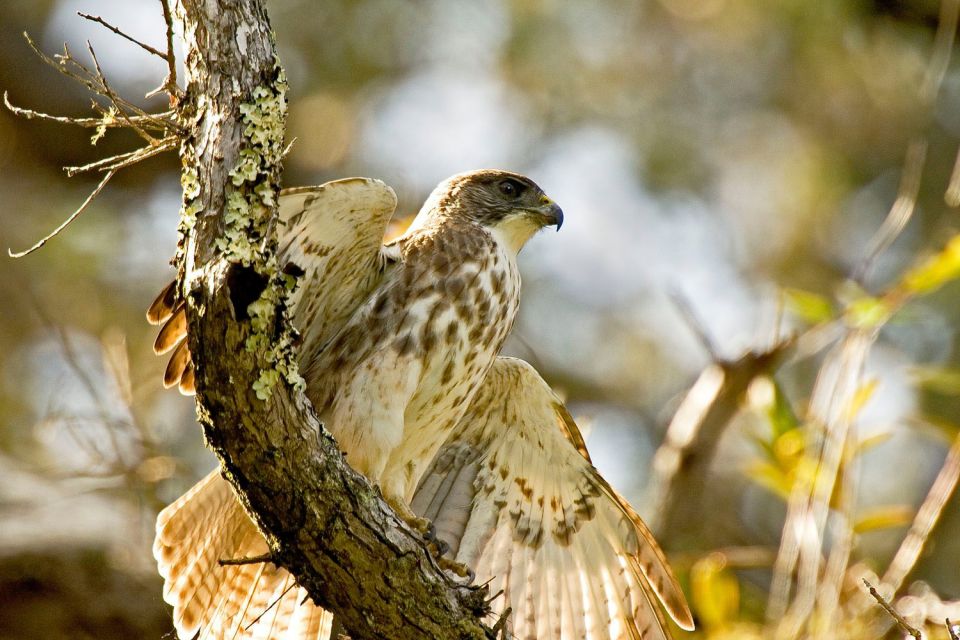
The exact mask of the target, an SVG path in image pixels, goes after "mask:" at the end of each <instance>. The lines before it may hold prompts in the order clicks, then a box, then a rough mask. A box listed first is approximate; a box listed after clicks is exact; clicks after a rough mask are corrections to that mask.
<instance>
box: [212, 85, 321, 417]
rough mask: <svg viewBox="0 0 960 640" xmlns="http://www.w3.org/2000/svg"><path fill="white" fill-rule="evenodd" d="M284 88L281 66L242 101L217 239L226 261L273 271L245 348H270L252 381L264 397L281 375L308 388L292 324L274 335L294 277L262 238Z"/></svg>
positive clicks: (272, 201)
mask: <svg viewBox="0 0 960 640" xmlns="http://www.w3.org/2000/svg"><path fill="white" fill-rule="evenodd" d="M286 90H287V84H286V80H285V79H284V77H283V72H282V70H280V69H279V67H278V69H277V80H276V82H275V83H274V85H273V86H272V87H271V86H260V87H257V88H256V89H254V90H253V93H252V94H251V99H250V101H249V102H247V103H244V104H242V105H240V116H241V119H242V121H243V124H244V127H243V144H242V148H241V150H240V153H239V155H238V157H237V161H236V163H235V165H234V167H233V169H232V170H231V171H230V173H229V176H230V185H229V186H228V192H227V199H226V203H225V210H224V217H223V222H224V229H223V234H222V236H221V237H220V238H219V239H218V240H217V248H218V249H219V250H220V251H221V252H222V253H223V254H224V256H225V257H226V258H227V259H228V260H230V261H232V262H235V263H240V264H243V265H244V266H253V267H254V268H255V269H256V270H257V272H258V273H262V274H264V275H266V274H271V273H272V274H274V275H273V278H272V279H271V281H270V283H269V284H268V286H267V287H265V288H264V290H263V292H262V293H261V295H260V298H258V299H257V300H255V301H254V302H252V303H251V304H250V305H249V306H248V307H247V313H248V314H249V316H250V329H251V332H250V335H249V336H248V337H247V340H246V343H245V347H246V349H247V351H251V352H253V351H259V350H263V349H266V350H267V353H266V358H267V362H268V365H267V367H265V368H264V369H262V370H261V371H260V373H259V375H258V377H257V380H256V382H254V384H253V390H254V392H255V393H256V395H257V397H258V398H260V399H261V400H267V399H268V398H269V397H270V395H271V393H272V391H273V387H274V386H275V385H276V384H277V383H278V382H279V381H280V380H281V379H282V380H285V381H286V382H287V383H288V384H291V385H293V386H294V387H295V388H298V389H303V388H305V387H306V383H305V381H304V380H303V377H302V376H301V375H300V373H299V370H298V367H297V359H296V354H295V348H294V342H295V341H296V339H297V335H296V333H295V331H294V330H293V329H292V328H291V329H288V331H286V332H285V333H284V334H282V335H281V336H279V337H275V336H274V335H273V328H274V327H275V326H276V319H277V314H281V315H282V316H283V317H285V316H286V315H287V298H288V296H289V293H290V292H292V291H293V289H294V288H295V287H296V278H295V277H294V276H291V275H289V274H284V273H279V270H278V268H277V262H276V256H275V255H274V254H272V253H269V252H268V253H267V254H266V255H264V254H263V253H262V250H261V244H262V242H261V241H262V240H263V239H264V238H265V237H266V235H267V233H268V222H269V216H268V215H267V213H268V212H269V211H270V209H271V208H272V207H274V206H276V198H275V196H274V188H273V178H274V176H273V174H272V172H273V170H274V167H276V166H277V165H278V164H279V163H280V160H281V158H282V156H283V133H284V122H285V120H286V111H287V101H286ZM287 326H289V324H287Z"/></svg>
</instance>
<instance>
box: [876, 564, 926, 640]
mask: <svg viewBox="0 0 960 640" xmlns="http://www.w3.org/2000/svg"><path fill="white" fill-rule="evenodd" d="M863 584H865V585H866V586H867V589H869V590H870V595H871V596H873V599H874V600H876V601H877V604H879V605H880V606H881V607H883V610H884V611H886V612H887V613H888V614H890V617H892V618H893V619H894V620H896V621H897V626H898V627H900V629H901V630H902V631H903V632H904V633H906V634H909V635H911V636H913V637H914V638H916V639H917V640H923V636H922V635H921V634H920V630H919V629H917V628H916V627H914V626H912V625H911V624H910V623H909V622H907V621H906V620H904V618H903V616H901V615H900V614H899V613H897V610H896V609H894V608H893V606H892V605H891V604H890V603H889V602H887V601H886V599H885V598H884V597H883V596H882V595H880V592H879V591H877V590H876V589H874V588H873V585H872V584H870V583H869V582H868V581H867V579H866V578H863Z"/></svg>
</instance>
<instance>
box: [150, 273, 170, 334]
mask: <svg viewBox="0 0 960 640" xmlns="http://www.w3.org/2000/svg"><path fill="white" fill-rule="evenodd" d="M176 307H177V281H176V280H174V281H172V282H171V283H170V284H168V285H167V286H165V287H164V288H163V291H161V292H160V295H158V296H157V297H156V299H155V300H154V301H153V303H152V304H151V305H150V308H149V309H147V322H149V323H150V324H161V323H163V322H165V321H166V320H167V318H169V317H170V316H172V315H173V312H174V311H175V310H176Z"/></svg>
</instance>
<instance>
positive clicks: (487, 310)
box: [148, 170, 692, 640]
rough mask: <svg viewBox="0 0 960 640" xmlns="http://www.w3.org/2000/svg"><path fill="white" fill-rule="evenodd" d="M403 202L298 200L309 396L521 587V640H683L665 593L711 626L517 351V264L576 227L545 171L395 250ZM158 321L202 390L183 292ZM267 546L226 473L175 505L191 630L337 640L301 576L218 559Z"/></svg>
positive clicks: (493, 184)
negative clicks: (389, 237) (390, 230)
mask: <svg viewBox="0 0 960 640" xmlns="http://www.w3.org/2000/svg"><path fill="white" fill-rule="evenodd" d="M395 206H396V197H395V195H394V193H393V191H392V190H391V189H390V188H389V187H387V186H386V185H384V184H383V183H381V182H379V181H375V180H369V179H359V178H354V179H348V180H341V181H336V182H332V183H328V184H326V185H323V186H320V187H308V188H300V189H292V190H287V191H284V192H282V193H281V198H280V221H281V233H280V235H281V238H280V257H281V264H285V263H293V264H295V265H297V266H298V267H299V268H300V269H301V270H302V271H303V275H302V277H301V283H302V284H301V285H300V286H299V287H298V288H297V289H296V290H295V292H294V294H293V295H294V299H293V300H292V318H293V322H294V325H295V326H296V327H297V328H298V330H299V331H300V333H301V336H302V338H303V347H302V349H301V356H300V359H301V370H302V372H303V374H304V377H305V378H306V380H307V395H308V397H309V398H310V399H311V401H312V402H313V403H314V406H315V408H316V409H317V411H318V413H319V415H320V417H321V419H323V421H324V423H325V424H326V426H327V428H329V429H330V430H331V432H332V433H333V435H334V437H335V438H336V439H337V442H338V444H339V445H340V448H341V449H343V450H344V452H345V453H346V456H347V461H348V462H349V463H350V464H351V465H352V466H354V467H355V468H356V469H357V470H359V471H361V472H362V473H364V474H365V475H366V476H367V477H368V478H369V479H370V480H371V481H372V482H373V483H375V484H377V485H379V486H380V488H381V490H382V492H383V494H384V497H385V498H386V500H387V501H388V502H389V503H390V504H391V506H392V507H393V508H394V509H395V510H396V511H397V512H398V513H399V514H400V515H401V516H402V517H404V518H405V519H406V520H408V521H409V522H411V523H412V524H414V525H415V526H417V527H418V528H420V529H421V531H426V530H427V526H428V524H429V522H430V521H431V520H432V521H433V522H434V523H435V526H436V531H437V532H438V534H439V536H440V538H441V539H442V540H443V541H444V542H445V543H447V544H448V545H449V547H450V552H449V557H450V558H453V559H455V560H456V561H459V562H466V563H468V564H470V565H472V566H473V567H474V568H475V569H476V575H477V578H478V579H480V580H483V581H487V580H493V581H494V582H493V584H494V585H496V586H497V587H498V589H502V590H503V597H502V598H499V599H498V601H495V602H494V606H495V608H497V609H498V610H503V609H505V608H506V607H508V606H509V607H512V609H513V615H512V616H511V618H510V623H509V624H510V629H511V632H512V633H513V634H515V635H516V636H517V637H523V638H557V639H562V638H581V637H586V636H587V635H589V636H590V637H596V638H611V639H612V638H663V637H668V632H667V625H666V622H665V619H664V617H663V614H662V613H661V609H660V605H658V604H657V602H658V601H659V602H660V603H662V604H663V606H664V607H665V608H666V611H667V612H668V613H669V615H670V616H671V617H672V618H673V619H674V620H675V621H676V622H677V623H678V624H679V626H681V627H682V628H692V620H691V615H690V612H689V609H688V608H687V605H686V602H685V600H684V597H683V594H682V591H681V590H680V587H679V585H678V584H677V581H676V579H675V578H674V576H673V574H672V572H671V571H670V569H669V567H668V565H667V563H666V560H665V558H664V557H663V554H662V552H661V551H660V550H659V548H658V547H657V545H656V542H655V541H654V540H653V538H652V536H651V535H650V533H649V531H648V530H647V529H646V527H645V526H644V525H643V522H642V521H641V520H640V519H639V517H638V516H637V515H636V513H635V512H634V511H633V510H632V509H631V508H630V507H629V505H628V504H627V503H626V502H625V501H624V500H623V499H622V498H621V497H620V496H619V495H618V494H616V492H615V491H614V490H613V489H612V488H610V486H609V485H607V484H606V483H605V482H604V481H603V479H602V478H601V477H600V476H599V474H597V472H596V470H595V469H594V468H593V467H592V465H591V464H590V462H589V458H588V457H587V455H586V450H585V448H584V447H583V441H582V438H581V437H580V436H579V432H578V431H577V428H576V425H575V424H574V423H573V421H572V419H570V416H569V414H568V413H567V411H566V409H564V408H563V405H562V403H561V402H560V401H559V400H558V399H557V397H556V396H555V395H554V394H553V392H552V391H551V390H550V389H549V387H548V386H547V385H546V383H545V382H543V380H542V379H541V378H540V377H539V376H538V375H537V374H536V372H535V371H533V369H532V368H530V366H529V365H527V364H525V363H522V362H521V361H516V360H512V359H507V358H500V357H498V353H499V351H500V348H501V346H502V344H503V341H504V340H505V339H506V336H507V334H508V333H509V331H510V328H511V326H512V324H513V320H514V317H515V314H516V311H517V306H518V302H519V289H520V277H519V272H518V270H517V265H516V255H517V253H518V252H519V250H520V249H521V248H522V246H523V245H524V243H525V242H526V241H527V240H528V239H529V238H530V237H531V236H532V235H533V234H534V233H535V232H536V231H537V230H539V229H540V228H542V227H544V226H547V225H556V226H557V227H558V228H559V226H560V225H561V224H562V221H563V214H562V212H561V210H560V208H559V207H558V206H557V205H556V204H555V203H554V202H553V201H552V200H550V199H549V198H548V197H547V196H546V195H545V194H544V193H543V191H542V190H541V189H540V188H539V187H538V186H537V185H536V184H534V183H533V182H532V181H531V180H529V179H528V178H526V177H523V176H520V175H517V174H513V173H508V172H504V171H494V170H485V171H476V172H470V173H465V174H459V175H456V176H453V177H452V178H450V179H448V180H446V181H444V182H442V183H441V184H440V185H439V186H438V187H437V188H436V189H435V190H434V191H433V193H432V194H431V196H430V197H429V198H428V200H427V201H426V203H425V204H424V205H423V207H422V208H421V210H420V213H419V214H418V215H417V217H416V218H415V219H414V221H413V223H412V225H411V226H410V228H409V229H408V230H407V231H406V232H405V233H404V234H403V235H402V236H401V237H399V238H398V239H396V240H394V241H392V242H388V243H386V244H383V242H382V237H383V234H384V231H385V228H386V225H387V223H388V221H389V218H390V217H391V215H392V214H393V211H394V209H395ZM148 318H149V319H150V320H151V321H152V322H155V323H157V324H160V323H163V328H162V329H161V331H160V334H159V336H158V338H157V341H156V343H155V345H154V347H155V350H156V351H157V352H158V353H163V352H166V351H169V350H171V349H174V353H173V355H172V357H171V359H170V363H169V364H168V367H167V371H166V373H165V377H164V379H165V384H166V385H167V386H173V385H174V384H178V385H179V386H180V389H181V391H184V392H186V393H189V392H191V391H192V390H193V375H194V374H193V368H192V364H191V361H190V354H189V350H188V348H187V346H186V345H187V342H186V340H185V336H186V322H185V311H184V306H183V302H182V301H181V300H179V299H178V298H177V295H176V289H175V287H173V286H170V287H168V288H167V289H165V290H164V292H163V293H161V295H160V296H159V297H158V298H157V300H156V301H155V302H154V304H153V305H152V306H151V308H150V310H149V311H148ZM438 452H439V455H438ZM418 487H419V488H418ZM411 505H412V507H413V509H411ZM417 513H419V516H418V515H417ZM266 552H267V546H266V542H265V541H264V540H263V538H262V536H261V535H260V534H259V532H258V531H257V529H256V528H255V526H254V525H253V523H252V522H251V521H250V520H249V518H248V517H247V516H246V514H245V513H244V512H243V510H242V508H241V507H240V505H239V503H238V502H237V501H236V499H235V498H234V496H233V494H232V491H231V489H230V487H229V485H228V484H227V483H226V482H225V481H224V480H223V479H222V478H221V477H220V476H219V474H218V473H217V472H216V471H215V472H213V473H211V474H210V475H208V476H207V477H206V478H205V479H203V480H202V481H201V482H200V483H198V484H197V485H196V486H195V487H193V488H192V489H191V490H190V491H188V492H187V493H186V494H185V495H184V496H182V497H181V498H180V499H178V500H177V501H176V502H174V503H173V504H171V505H170V506H169V507H167V508H166V509H164V510H163V511H162V512H161V514H160V515H159V517H158V520H157V537H156V540H155V543H154V554H155V556H156V558H157V561H158V565H159V568H160V573H161V575H162V576H163V577H164V579H165V587H164V597H165V599H166V600H167V601H168V602H170V603H171V604H173V605H174V622H175V626H176V628H177V632H178V634H179V635H180V637H181V638H192V637H194V636H195V635H197V634H198V633H199V636H200V637H201V638H240V637H243V638H247V637H250V638H285V639H289V640H293V639H300V638H304V639H306V638H327V637H329V635H330V633H331V628H332V627H331V625H332V616H331V615H330V614H329V612H326V611H324V610H322V609H321V608H319V607H317V606H315V605H313V604H312V603H311V602H310V601H309V600H308V599H307V598H306V594H305V592H303V590H302V589H300V588H299V587H297V585H296V583H295V581H294V579H293V577H292V576H291V575H290V574H289V573H287V572H286V571H285V570H283V569H281V568H278V567H276V566H274V565H272V564H270V563H259V564H240V565H228V566H219V563H218V560H221V559H229V558H238V557H250V556H256V555H261V554H264V553H266ZM498 602H499V604H498Z"/></svg>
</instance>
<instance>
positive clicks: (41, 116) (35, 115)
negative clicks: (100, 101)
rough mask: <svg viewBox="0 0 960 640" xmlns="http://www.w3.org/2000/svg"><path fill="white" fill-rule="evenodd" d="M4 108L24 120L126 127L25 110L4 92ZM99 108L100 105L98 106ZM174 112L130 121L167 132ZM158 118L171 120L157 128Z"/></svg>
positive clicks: (132, 117)
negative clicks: (156, 121) (11, 100)
mask: <svg viewBox="0 0 960 640" xmlns="http://www.w3.org/2000/svg"><path fill="white" fill-rule="evenodd" d="M3 106H5V107H6V108H7V109H8V110H9V111H10V112H11V113H13V114H14V115H16V116H20V117H21V118H23V119H24V120H46V121H48V122H59V123H61V124H72V125H76V126H78V127H87V128H95V127H107V128H111V129H116V128H121V127H124V126H125V125H124V123H123V122H120V121H119V120H109V119H108V120H105V119H104V118H102V117H101V118H75V117H73V116H55V115H51V114H49V113H43V112H42V111H34V110H33V109H25V108H23V107H18V106H17V105H15V104H13V103H12V102H10V94H9V93H8V92H6V91H4V92H3ZM97 106H98V107H99V105H97ZM173 116H174V112H173V111H164V112H163V113H158V114H155V116H152V117H150V118H144V117H143V116H129V118H130V120H132V121H133V122H136V123H137V124H138V125H140V126H142V127H144V128H147V129H151V130H154V131H167V130H169V129H171V128H172V127H173V120H172V118H173ZM156 118H161V119H164V120H166V119H170V120H169V122H164V125H163V126H162V127H160V126H157V125H156V123H155V120H156Z"/></svg>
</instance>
